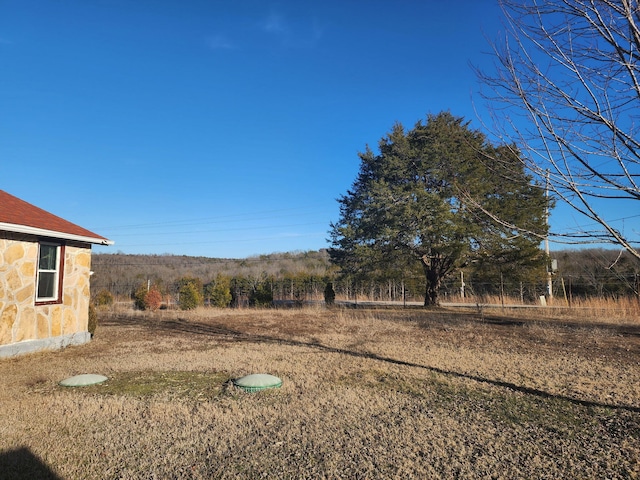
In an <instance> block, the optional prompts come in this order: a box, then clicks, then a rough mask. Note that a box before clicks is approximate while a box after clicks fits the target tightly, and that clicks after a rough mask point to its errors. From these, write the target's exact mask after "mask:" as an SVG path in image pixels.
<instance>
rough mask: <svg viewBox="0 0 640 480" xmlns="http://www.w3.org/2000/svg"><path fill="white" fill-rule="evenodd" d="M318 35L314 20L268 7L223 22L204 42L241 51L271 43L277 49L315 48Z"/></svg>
mask: <svg viewBox="0 0 640 480" xmlns="http://www.w3.org/2000/svg"><path fill="white" fill-rule="evenodd" d="M245 20H246V19H245ZM322 36H323V30H322V28H321V27H320V25H319V23H318V22H317V21H315V20H314V19H291V18H289V17H288V16H286V15H285V14H284V13H282V12H279V11H274V10H272V11H270V12H269V13H268V14H266V15H263V16H262V17H258V18H254V19H253V20H249V21H248V22H247V21H236V22H235V24H234V25H233V26H232V25H227V26H226V27H225V28H224V29H223V30H222V31H219V32H217V33H215V34H213V35H210V36H209V37H208V38H207V40H206V43H207V46H208V47H209V48H210V49H212V50H240V49H242V50H245V49H251V48H262V47H265V46H269V45H271V46H272V47H273V46H274V44H275V46H276V47H277V48H281V49H298V48H313V47H315V46H316V45H317V43H318V42H319V41H320V39H321V38H322Z"/></svg>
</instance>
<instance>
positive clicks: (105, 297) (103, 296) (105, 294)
mask: <svg viewBox="0 0 640 480" xmlns="http://www.w3.org/2000/svg"><path fill="white" fill-rule="evenodd" d="M94 303H95V305H96V306H98V307H103V306H107V307H108V306H111V305H113V294H112V293H111V292H110V291H109V290H106V289H102V290H100V291H99V292H98V293H97V294H96V297H95V299H94Z"/></svg>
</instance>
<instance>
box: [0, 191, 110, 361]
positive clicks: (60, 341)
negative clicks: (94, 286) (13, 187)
mask: <svg viewBox="0 0 640 480" xmlns="http://www.w3.org/2000/svg"><path fill="white" fill-rule="evenodd" d="M92 244H96V245H98V244H99V245H112V244H113V242H112V241H111V240H107V239H106V238H104V237H102V236H100V235H97V234H95V233H93V232H90V231H89V230H86V229H84V228H82V227H80V226H78V225H75V224H73V223H71V222H68V221H67V220H64V219H62V218H60V217H57V216H56V215H53V214H51V213H49V212H47V211H45V210H42V209H41V208H38V207H36V206H34V205H31V204H30V203H27V202H25V201H23V200H21V199H19V198H17V197H14V196H13V195H10V194H8V193H7V192H4V191H2V190H0V357H11V356H15V355H20V354H23V353H29V352H36V351H39V350H51V349H58V348H63V347H65V346H67V345H79V344H82V343H85V342H88V341H89V340H90V339H91V335H90V334H89V332H88V330H87V324H88V319H89V302H90V292H89V276H90V274H91V271H90V269H91V245H92Z"/></svg>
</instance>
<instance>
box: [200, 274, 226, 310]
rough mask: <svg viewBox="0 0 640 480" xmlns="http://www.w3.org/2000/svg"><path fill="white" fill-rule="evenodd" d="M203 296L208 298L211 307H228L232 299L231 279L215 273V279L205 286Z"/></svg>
mask: <svg viewBox="0 0 640 480" xmlns="http://www.w3.org/2000/svg"><path fill="white" fill-rule="evenodd" d="M205 296H206V297H207V299H208V300H209V305H211V306H213V307H219V308H225V307H228V306H229V304H231V300H232V296H231V279H230V278H229V277H226V276H222V275H217V276H216V278H215V280H214V281H213V282H211V283H209V284H208V285H207V286H206V287H205Z"/></svg>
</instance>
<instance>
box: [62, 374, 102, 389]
mask: <svg viewBox="0 0 640 480" xmlns="http://www.w3.org/2000/svg"><path fill="white" fill-rule="evenodd" d="M105 380H107V377H105V376H104V375H97V374H95V373H84V374H82V375H76V376H75V377H69V378H65V379H64V380H62V381H61V382H60V385H62V386H63V387H86V386H88V385H95V384H96V383H102V382H104V381H105Z"/></svg>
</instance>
